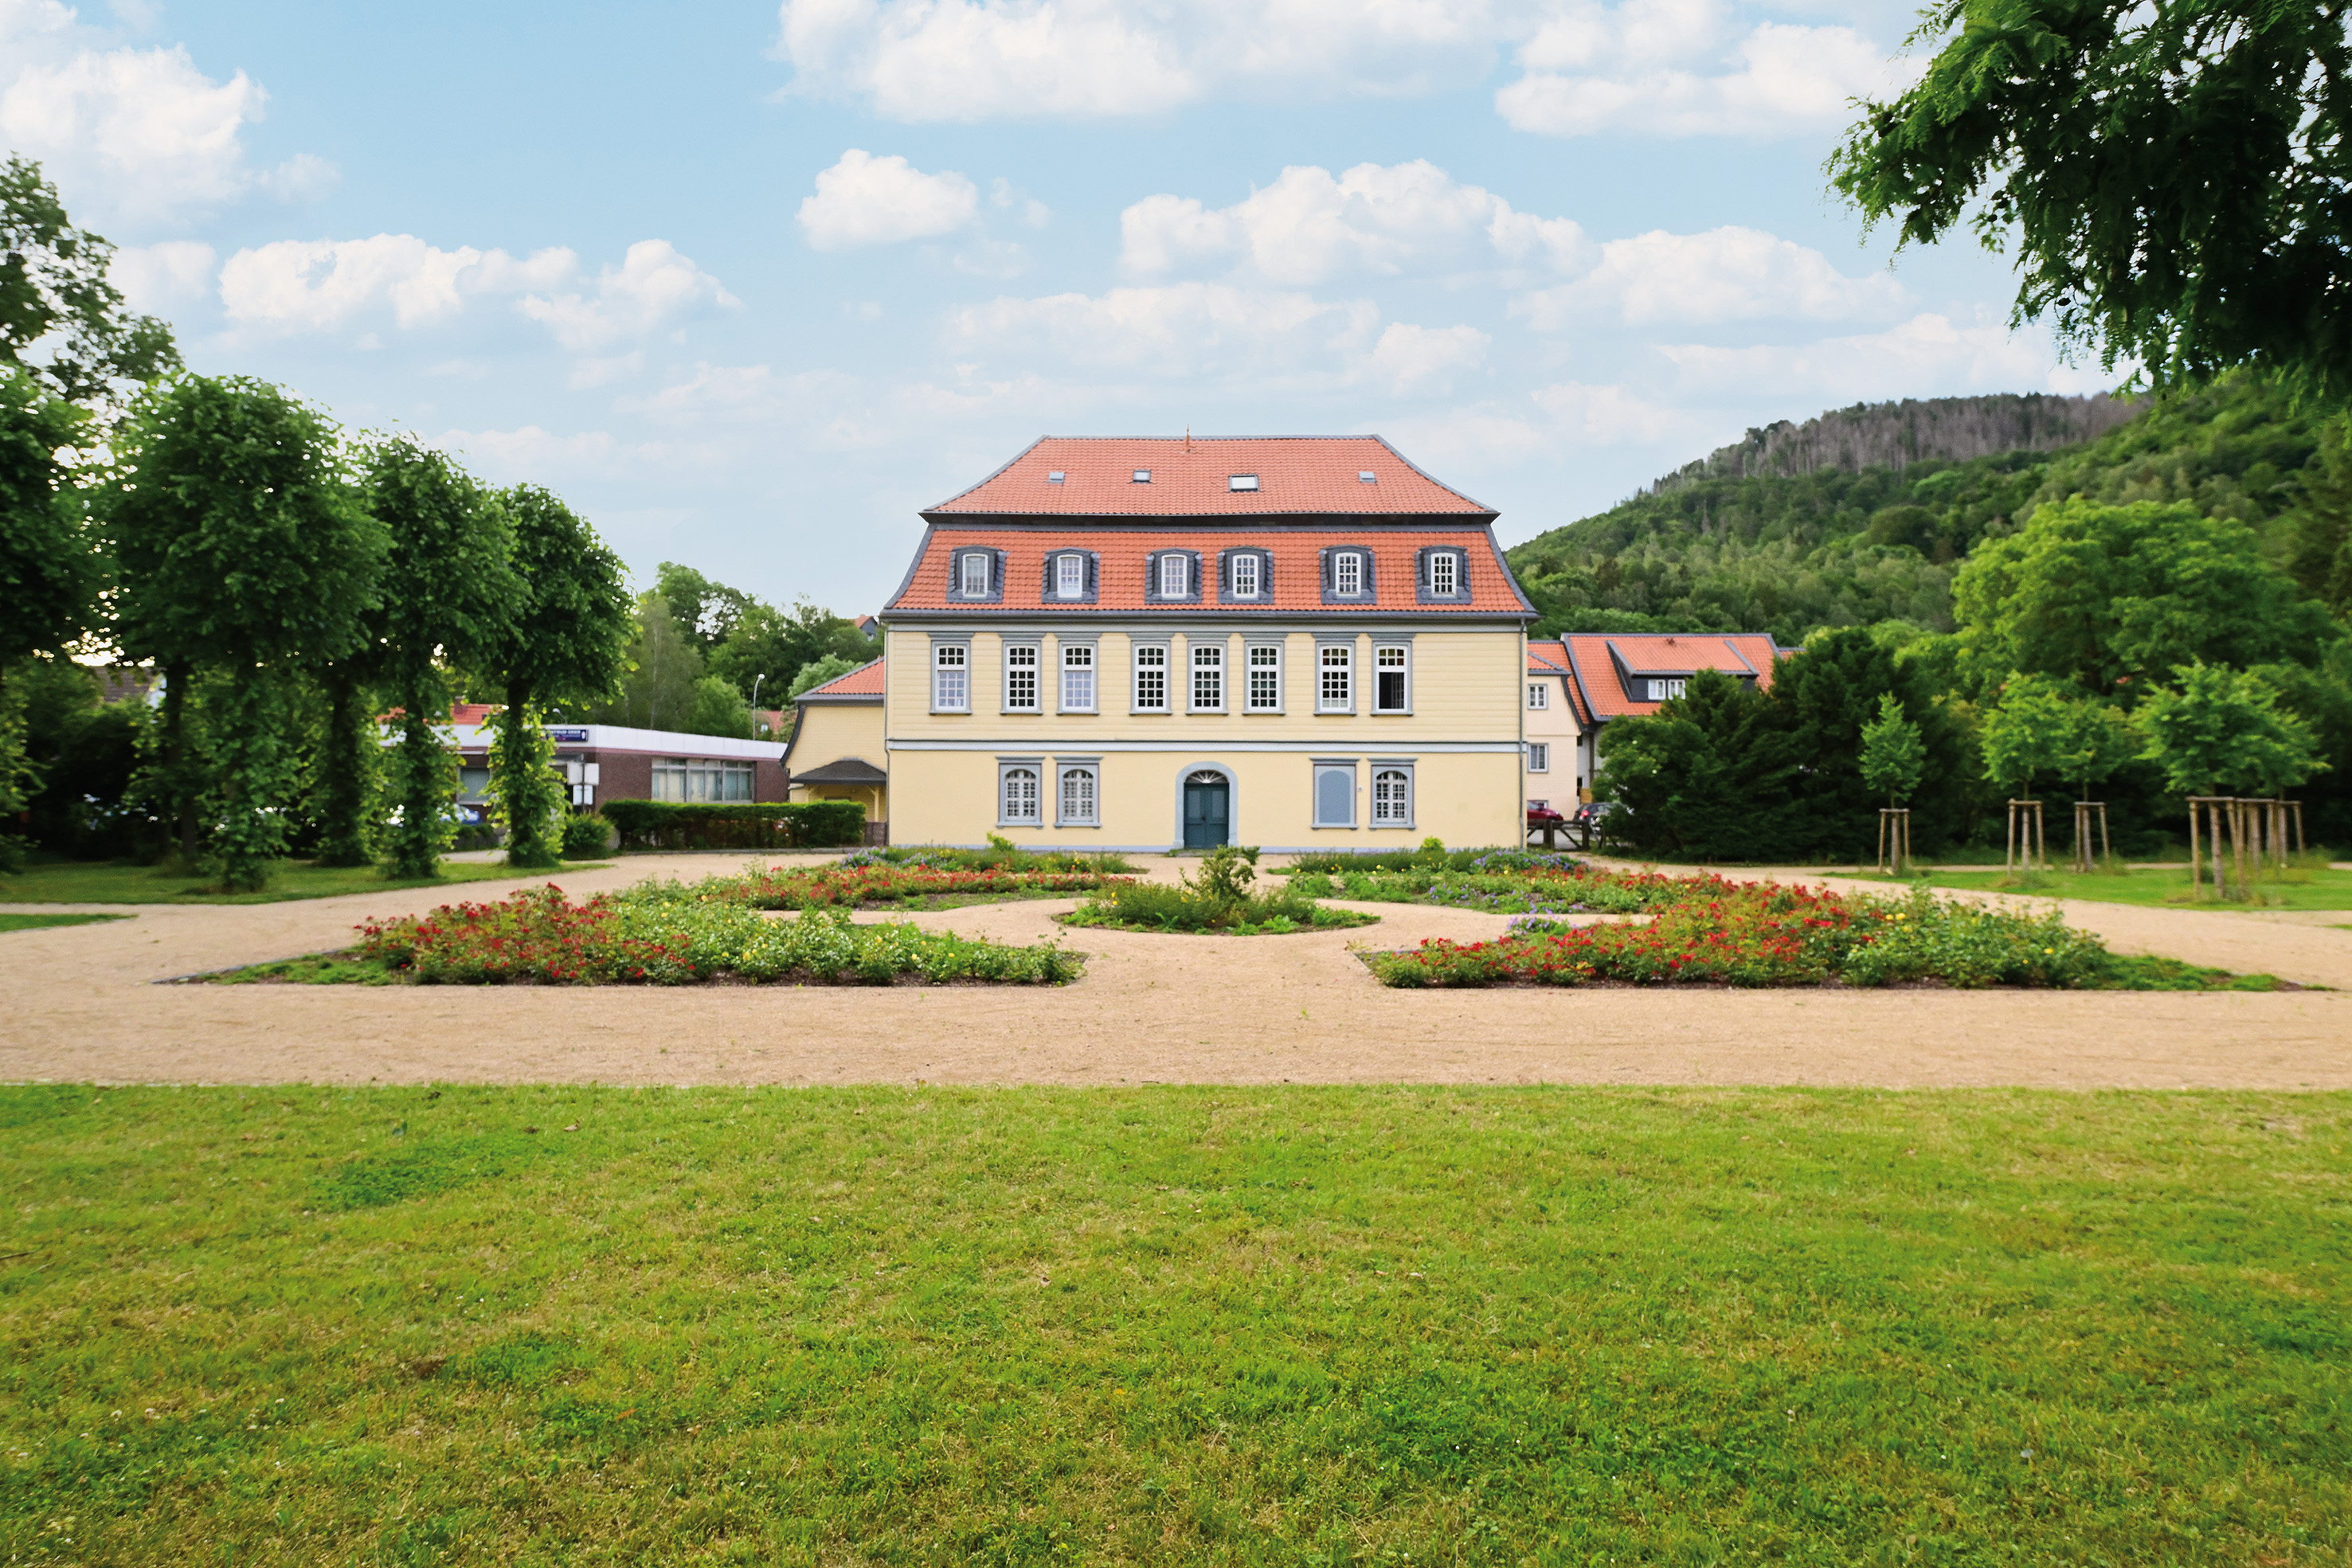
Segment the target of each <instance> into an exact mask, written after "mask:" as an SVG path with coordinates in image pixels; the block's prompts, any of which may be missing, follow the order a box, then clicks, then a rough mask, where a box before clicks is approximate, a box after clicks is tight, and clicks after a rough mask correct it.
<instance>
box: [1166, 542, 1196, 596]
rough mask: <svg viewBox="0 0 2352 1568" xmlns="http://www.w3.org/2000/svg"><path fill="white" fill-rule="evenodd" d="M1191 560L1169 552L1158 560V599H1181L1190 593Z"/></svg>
mask: <svg viewBox="0 0 2352 1568" xmlns="http://www.w3.org/2000/svg"><path fill="white" fill-rule="evenodd" d="M1191 579H1192V558H1191V557H1189V556H1183V555H1178V554H1176V553H1174V552H1173V551H1171V552H1170V553H1169V554H1167V555H1163V556H1161V557H1160V598H1162V599H1182V598H1184V597H1185V596H1186V595H1187V594H1189V593H1191V592H1192V580H1191Z"/></svg>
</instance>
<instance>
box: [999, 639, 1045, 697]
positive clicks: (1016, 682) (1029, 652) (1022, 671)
mask: <svg viewBox="0 0 2352 1568" xmlns="http://www.w3.org/2000/svg"><path fill="white" fill-rule="evenodd" d="M1004 706H1006V707H1008V708H1012V709H1013V710H1014V711H1015V712H1018V713H1035V712H1036V711H1037V644H1036V643H1006V644H1005V646H1004Z"/></svg>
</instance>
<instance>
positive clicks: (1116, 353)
mask: <svg viewBox="0 0 2352 1568" xmlns="http://www.w3.org/2000/svg"><path fill="white" fill-rule="evenodd" d="M1379 319H1380V311H1379V309H1378V308H1376V307H1375V306H1373V304H1372V303H1371V301H1370V300H1368V299H1354V300H1345V301H1338V302H1326V301H1323V300H1319V299H1317V298H1313V297H1312V296H1310V295H1307V294H1301V293H1295V292H1288V291H1281V290H1273V289H1247V288H1237V287H1232V286H1231V285H1226V284H1209V283H1180V284H1174V285H1171V286H1169V287H1157V288H1114V289H1111V290H1109V291H1108V293H1105V294H1100V295H1087V294H1055V295H1051V296H1048V297H1046V298H1042V299H1014V298H998V299H994V300H991V301H989V302H988V303H986V304H984V305H973V306H967V307H965V308H961V309H960V310H957V311H955V312H953V313H952V314H951V315H950V317H949V328H948V330H949V338H950V343H951V344H954V345H956V346H960V347H961V348H964V349H966V350H1012V351H1016V352H1030V353H1036V354H1042V355H1045V356H1046V357H1048V358H1050V359H1052V360H1054V361H1057V362H1059V363H1064V364H1075V365H1087V366H1096V367H1104V368H1114V369H1118V370H1126V371H1139V372H1142V373H1145V374H1150V375H1159V376H1203V377H1215V376H1237V375H1244V374H1251V373H1261V374H1265V373H1282V372H1287V371H1296V370H1298V369H1300V368H1301V367H1303V366H1307V365H1311V364H1318V363H1320V364H1323V365H1326V366H1328V365H1331V364H1334V363H1336V362H1338V361H1342V360H1348V359H1355V360H1360V359H1361V357H1362V356H1363V355H1364V354H1365V353H1366V351H1367V350H1370V348H1371V347H1372V329H1373V328H1374V326H1375V325H1376V324H1377V323H1378V321H1379Z"/></svg>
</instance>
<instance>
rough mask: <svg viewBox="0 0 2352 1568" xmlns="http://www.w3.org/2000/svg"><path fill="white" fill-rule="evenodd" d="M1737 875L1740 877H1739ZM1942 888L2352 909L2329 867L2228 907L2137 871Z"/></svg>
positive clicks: (2179, 875) (1995, 876) (1976, 880)
mask: <svg viewBox="0 0 2352 1568" xmlns="http://www.w3.org/2000/svg"><path fill="white" fill-rule="evenodd" d="M1733 874H1735V875H1736V874H1737V873H1733ZM1864 880H1866V881H1874V882H1886V881H1908V880H1910V879H1909V878H1888V877H1877V876H1872V875H1870V874H1869V873H1864ZM1927 880H1928V881H1929V882H1930V883H1933V884H1934V885H1935V886H1937V887H1949V888H1967V889H1970V890H1975V891H1990V892H1994V893H2022V894H2030V895H2032V896H2033V897H2037V898H2094V899H2098V900H2101V901H2103V902H2105V903H2108V904H2146V905H2149V906H2152V907H2153V906H2170V907H2178V908H2181V909H2193V908H2200V907H2202V908H2206V909H2352V872H2347V871H2333V870H2330V869H2327V868H2326V867H2319V868H2315V869H2313V870H2308V871H2305V870H2299V869H2298V870H2292V871H2289V872H2288V873H2286V879H2285V880H2284V881H2280V880H2278V879H2277V878H2276V877H2274V876H2273V877H2270V878H2264V879H2263V880H2260V881H2258V882H2256V883H2255V884H2254V889H2255V891H2256V892H2257V893H2259V894H2261V895H2262V898H2261V902H2259V903H2252V904H2247V903H2239V902H2237V901H2234V900H2232V901H2231V902H2229V903H2223V902H2221V901H2220V900H2218V899H2216V898H2214V897H2213V883H2212V879H2211V878H2210V876H2209V877H2208V878H2207V879H2206V883H2205V899H2204V901H2203V903H2202V904H2193V903H2191V902H2190V900H2189V873H2188V870H2187V869H2186V868H2185V867H2184V868H2183V869H2181V870H2179V871H2131V872H2126V873H2123V874H2122V875H2120V876H2114V875H2107V874H2104V873H2097V872H2092V873H2080V872H2071V871H2055V872H2050V873H2045V874H2043V875H2041V876H2038V877H2035V878H2033V879H2032V880H2031V881H2030V882H2029V883H2026V884H2025V885H2022V886H2017V887H2011V886H2005V885H2003V884H2004V883H2006V882H2007V881H2008V880H2009V878H2008V874H2007V873H2004V872H2003V871H2002V870H2001V869H2000V867H1998V866H1996V867H1994V868H1993V869H1992V870H1990V871H1987V872H1948V871H1939V872H1933V873H1929V874H1928V879H1927Z"/></svg>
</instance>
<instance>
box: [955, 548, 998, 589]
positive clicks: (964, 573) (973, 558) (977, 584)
mask: <svg viewBox="0 0 2352 1568" xmlns="http://www.w3.org/2000/svg"><path fill="white" fill-rule="evenodd" d="M956 564H957V566H958V567H959V568H960V569H961V571H960V575H961V577H962V579H963V582H962V593H963V596H964V597H965V598H966V599H985V598H987V597H988V576H989V572H988V569H989V566H990V565H991V562H990V559H989V557H988V556H987V554H986V553H984V552H983V551H981V550H971V551H968V552H967V553H966V554H965V555H964V557H963V559H961V560H960V561H958V562H957V563H956Z"/></svg>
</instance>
